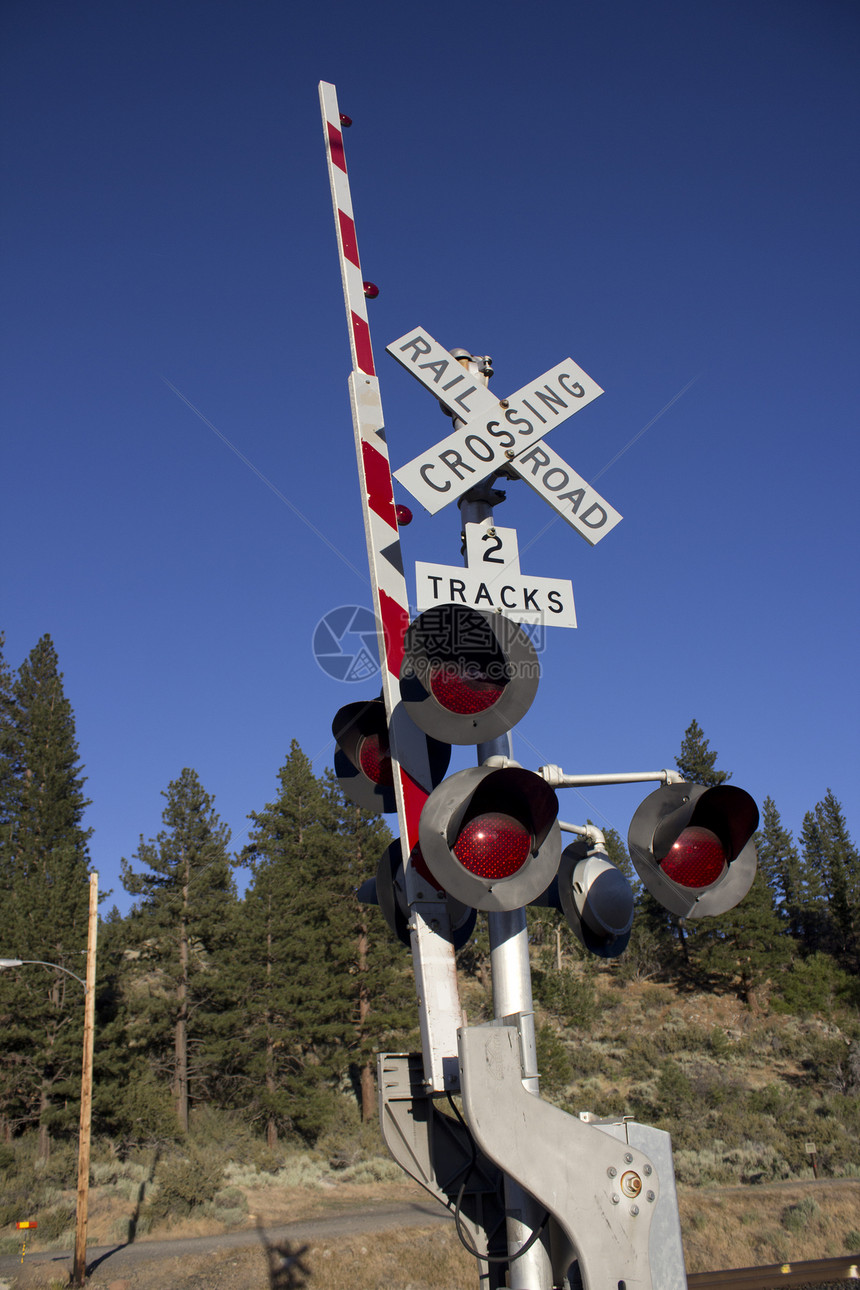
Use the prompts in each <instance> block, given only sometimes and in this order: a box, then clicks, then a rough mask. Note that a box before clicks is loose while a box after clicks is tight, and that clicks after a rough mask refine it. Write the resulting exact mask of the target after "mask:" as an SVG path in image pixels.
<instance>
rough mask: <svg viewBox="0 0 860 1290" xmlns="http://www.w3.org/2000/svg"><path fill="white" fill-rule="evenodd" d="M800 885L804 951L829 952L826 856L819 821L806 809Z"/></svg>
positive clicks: (830, 942)
mask: <svg viewBox="0 0 860 1290" xmlns="http://www.w3.org/2000/svg"><path fill="white" fill-rule="evenodd" d="M800 854H801V868H800V886H801V904H802V910H803V912H802V916H801V917H802V923H803V944H804V948H805V951H806V953H807V954H815V953H817V952H818V951H821V952H823V953H829V952H830V950H831V949H832V948H833V938H832V934H831V926H830V909H829V904H828V893H827V886H826V870H827V857H826V853H825V845H824V839H823V837H822V834H821V821H820V820H819V818H818V816H817V814H816V812H815V811H814V810H812V811H807V812H806V814H805V815H804V817H803V821H802V824H801V828H800Z"/></svg>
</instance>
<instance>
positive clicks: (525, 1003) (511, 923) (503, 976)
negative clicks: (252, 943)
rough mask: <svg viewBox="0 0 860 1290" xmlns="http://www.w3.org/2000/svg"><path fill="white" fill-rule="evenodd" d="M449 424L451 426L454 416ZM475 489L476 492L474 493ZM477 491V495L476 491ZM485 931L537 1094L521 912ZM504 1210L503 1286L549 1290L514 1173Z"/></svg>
mask: <svg viewBox="0 0 860 1290" xmlns="http://www.w3.org/2000/svg"><path fill="white" fill-rule="evenodd" d="M454 425H455V427H456V425H457V421H456V420H455V422H454ZM491 493H492V490H491V489H490V488H489V487H487V486H485V487H484V488H483V489H481V486H480V485H479V487H478V488H477V489H475V490H474V494H473V495H472V496H471V497H470V496H469V494H468V493H467V494H466V496H465V497H462V498H461V499H460V501H459V503H458V505H459V507H460V514H461V516H462V520H463V524H464V526H465V525H466V524H480V523H482V522H483V521H485V520H488V519H489V520H490V521H491V522H492V519H493V505H492V501H491V500H490V498H491ZM475 494H478V495H477V496H476V495H475ZM481 494H482V495H481ZM477 752H478V765H479V766H481V765H483V764H484V762H485V761H486V760H487V759H488V758H489V757H499V756H501V757H510V756H511V737H510V734H505V735H501V736H499V738H497V739H491V740H488V741H487V742H486V743H482V744H479V745H478V749H477ZM487 922H488V925H489V934H490V971H491V974H492V979H493V1015H494V1017H495V1018H496V1019H498V1020H501V1019H502V1018H504V1017H510V1016H512V1015H513V1014H514V1013H519V1014H520V1016H521V1022H520V1036H521V1042H522V1049H523V1051H522V1060H523V1076H524V1078H523V1085H524V1087H525V1088H527V1089H528V1091H529V1092H530V1093H534V1094H535V1096H536V1097H539V1096H540V1091H539V1081H538V1068H537V1045H536V1040H535V1023H534V1003H533V1001H532V979H531V968H530V965H529V941H528V929H527V927H526V911H525V910H524V909H513V910H510V911H508V912H504V913H497V914H494V913H488V914H487ZM505 1211H506V1214H507V1224H506V1226H507V1240H508V1254H509V1255H510V1256H511V1259H512V1262H511V1264H510V1271H509V1278H508V1286H509V1287H510V1290H552V1281H553V1278H552V1261H551V1258H550V1252H549V1233H548V1231H544V1232H543V1233H542V1234H541V1236H540V1237H539V1238H538V1239H537V1240H536V1241H535V1242H534V1244H533V1245H531V1246H530V1247H529V1249H527V1250H526V1252H525V1254H522V1255H520V1257H519V1258H517V1257H516V1255H517V1254H518V1252H519V1251H520V1250H521V1249H522V1248H523V1246H524V1245H525V1244H526V1242H527V1241H528V1240H529V1239H530V1238H531V1236H532V1235H533V1233H534V1232H536V1231H537V1229H538V1228H539V1226H540V1224H541V1223H542V1222H543V1219H544V1216H545V1215H544V1210H543V1207H542V1206H541V1205H539V1204H538V1203H537V1202H536V1201H535V1200H534V1199H533V1197H532V1196H530V1195H529V1193H528V1192H526V1191H524V1190H523V1188H522V1187H521V1186H520V1185H519V1183H518V1182H516V1181H515V1180H514V1179H513V1178H510V1177H509V1176H508V1175H507V1174H505Z"/></svg>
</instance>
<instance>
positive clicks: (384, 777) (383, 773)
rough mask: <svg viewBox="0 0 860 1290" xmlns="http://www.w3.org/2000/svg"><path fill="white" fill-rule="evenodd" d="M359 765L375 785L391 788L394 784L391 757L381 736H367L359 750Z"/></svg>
mask: <svg viewBox="0 0 860 1290" xmlns="http://www.w3.org/2000/svg"><path fill="white" fill-rule="evenodd" d="M358 764H359V766H360V767H361V769H362V770H363V771H364V773H365V775H366V776H367V778H368V779H369V780H371V781H372V782H373V783H374V784H379V785H381V787H383V788H390V787H391V786H392V785H393V784H394V772H393V771H392V769H391V756H390V754H389V752H388V749H387V748H384V747H383V745H382V743H381V741H380V738H379V735H365V737H364V739H362V741H361V744H360V745H359V749H358Z"/></svg>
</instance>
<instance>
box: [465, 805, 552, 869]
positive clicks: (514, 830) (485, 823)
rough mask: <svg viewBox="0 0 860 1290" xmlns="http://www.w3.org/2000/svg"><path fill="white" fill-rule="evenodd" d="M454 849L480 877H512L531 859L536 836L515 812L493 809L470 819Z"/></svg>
mask: <svg viewBox="0 0 860 1290" xmlns="http://www.w3.org/2000/svg"><path fill="white" fill-rule="evenodd" d="M451 849H452V851H453V852H454V855H455V856H456V857H457V859H458V860H459V861H460V864H461V865H462V866H463V868H464V869H468V871H469V873H473V874H474V875H475V876H476V877H477V878H492V879H495V880H498V879H500V878H510V876H511V874H514V873H516V872H517V871H518V870H519V869H521V868H522V867H523V865H524V864H525V862H526V860H528V858H529V853H530V852H531V849H532V835H531V833H530V832H529V830H528V829H527V828H525V827H524V826H523V825H522V824H521V823H520V821H519V820H515V819H514V817H513V816H512V815H505V814H503V813H502V812H501V811H490V812H488V813H487V814H486V815H479V816H477V818H476V819H474V820H470V821H469V823H468V824H467V825H466V827H465V828H464V829H462V831H461V832H460V836H459V837H458V838H457V841H456V842H455V843H454V846H453V847H452V848H451Z"/></svg>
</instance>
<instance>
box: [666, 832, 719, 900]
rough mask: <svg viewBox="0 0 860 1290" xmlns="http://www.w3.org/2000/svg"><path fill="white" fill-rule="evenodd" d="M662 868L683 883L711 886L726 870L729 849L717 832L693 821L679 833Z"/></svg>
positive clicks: (672, 877) (679, 883)
mask: <svg viewBox="0 0 860 1290" xmlns="http://www.w3.org/2000/svg"><path fill="white" fill-rule="evenodd" d="M660 868H661V869H662V870H663V872H664V874H665V875H666V877H667V878H671V879H672V881H673V882H677V883H678V885H679V886H680V887H692V888H700V887H710V885H711V883H714V882H716V881H717V879H718V878H721V877H722V876H723V874H724V873H725V870H726V853H725V851H724V850H723V844H722V843H721V842H720V839H719V838H718V837H717V835H716V833H712V832H711V830H710V829H703V828H701V826H700V825H697V824H691V825H689V826H688V827H687V828H686V829H684V830H683V832H682V833H679V834H678V837H677V838H676V839H675V842H674V843H673V844H672V846H671V848H670V850H669V854H668V855H667V856H666V858H665V860H662V861H661V862H660Z"/></svg>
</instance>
